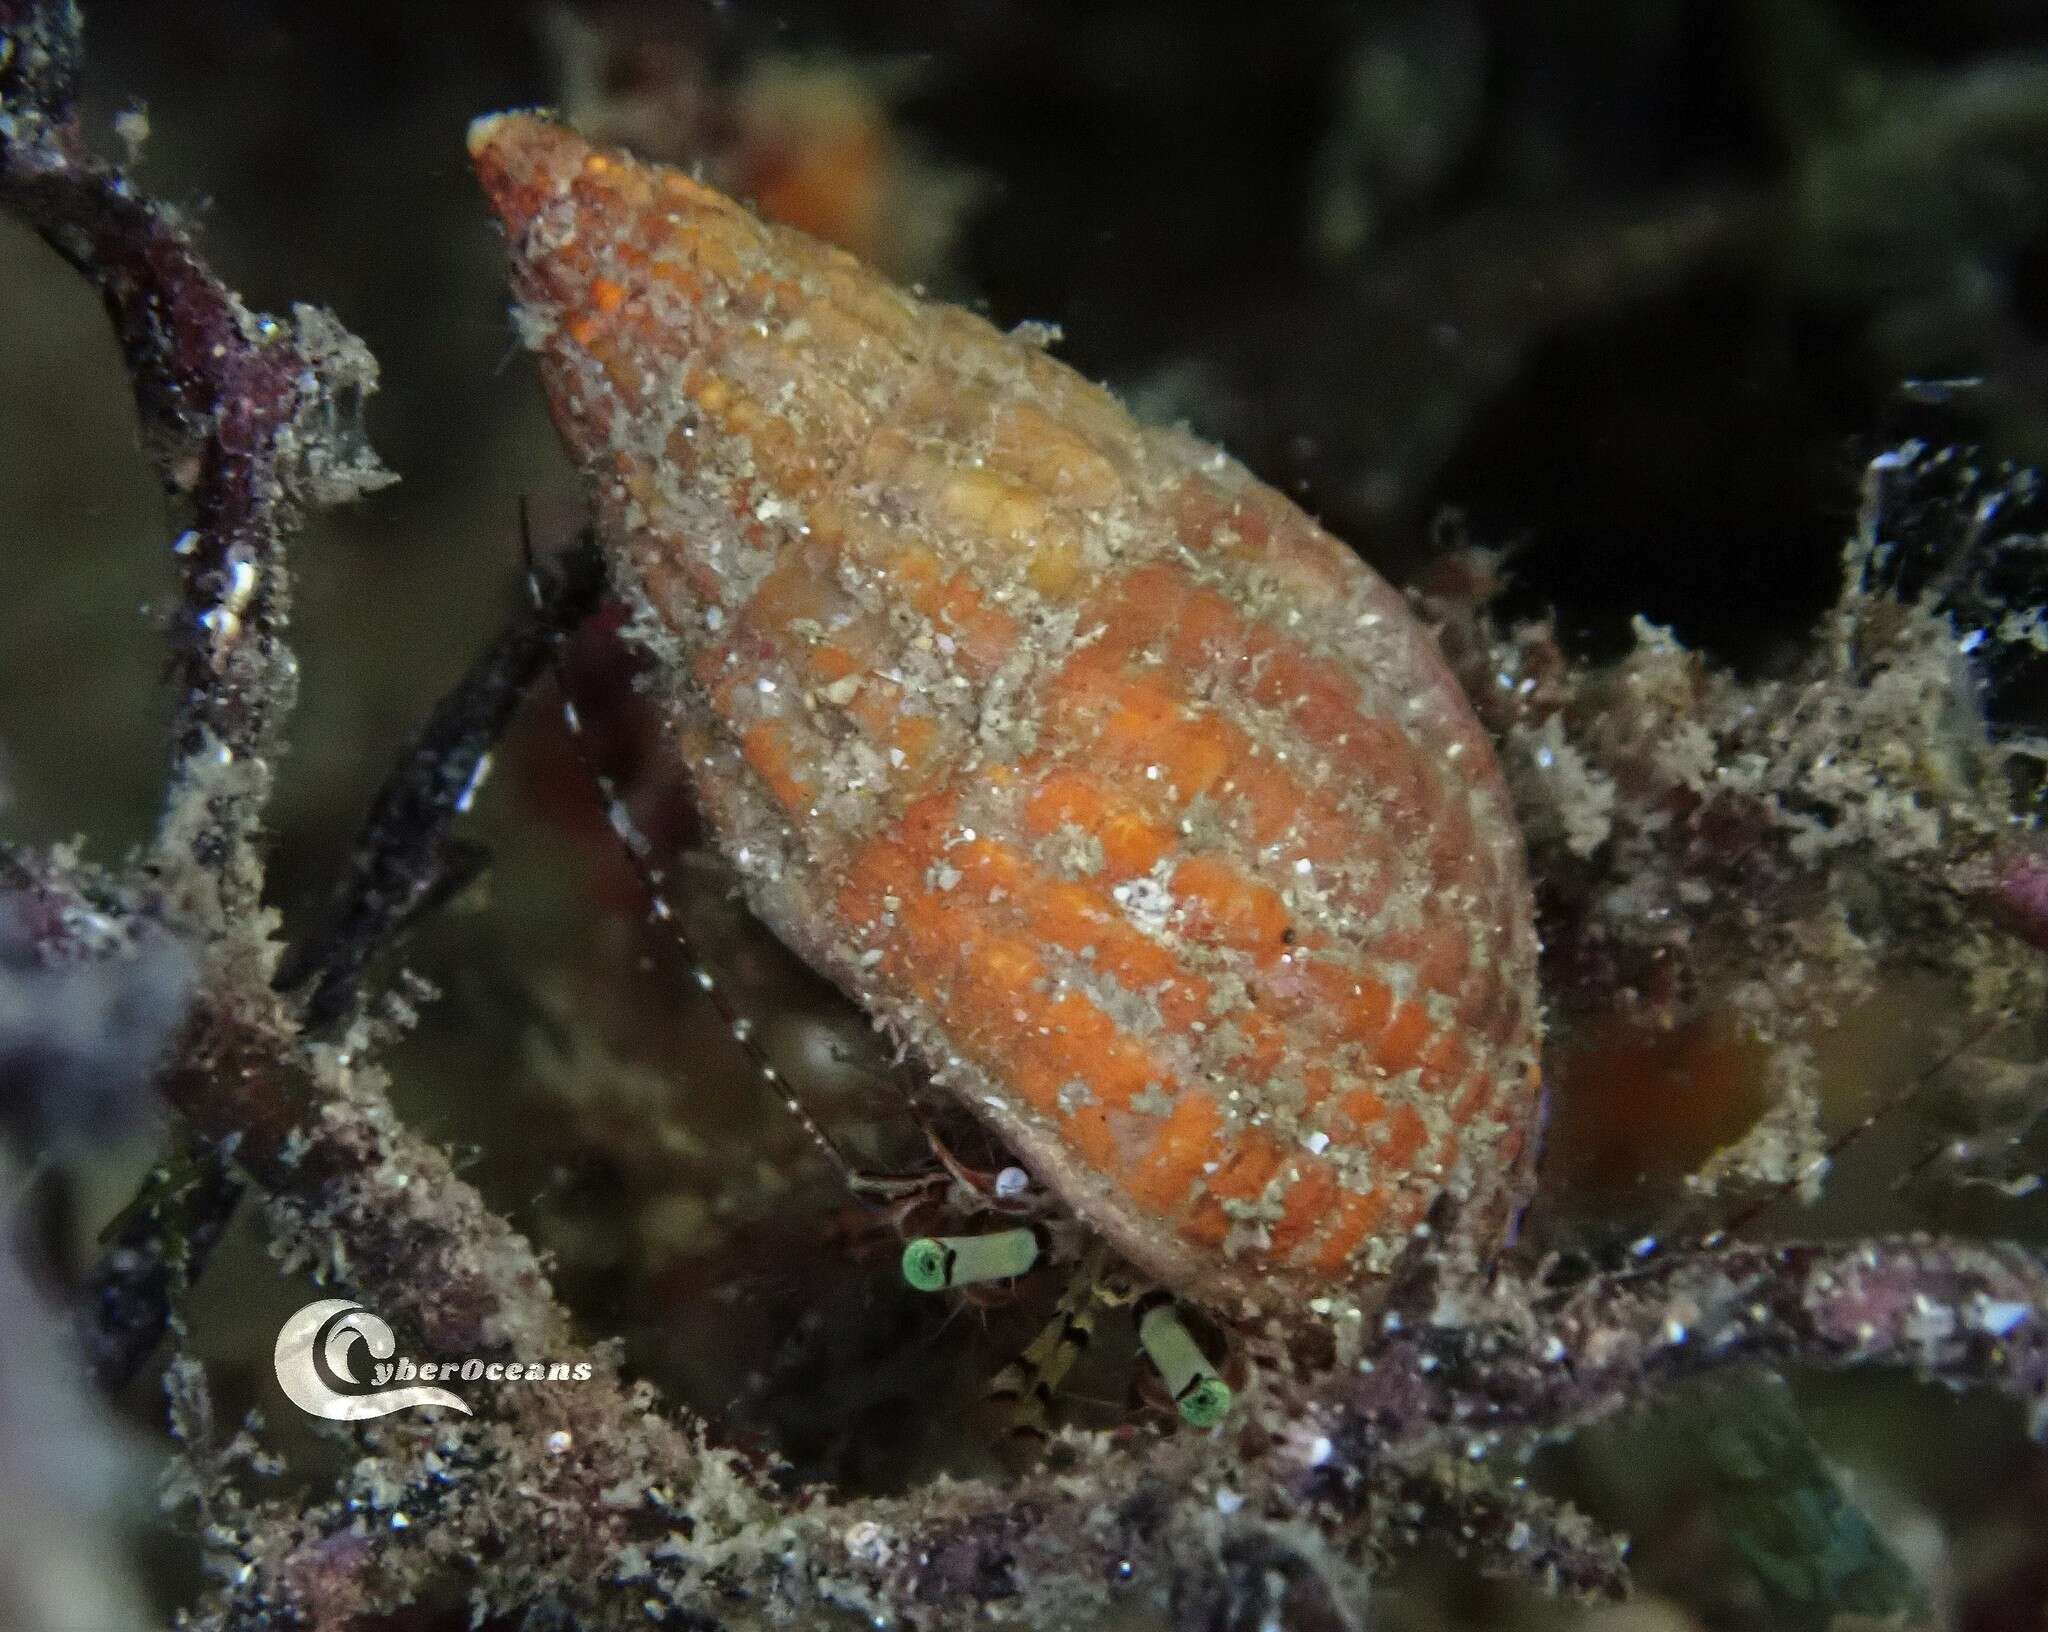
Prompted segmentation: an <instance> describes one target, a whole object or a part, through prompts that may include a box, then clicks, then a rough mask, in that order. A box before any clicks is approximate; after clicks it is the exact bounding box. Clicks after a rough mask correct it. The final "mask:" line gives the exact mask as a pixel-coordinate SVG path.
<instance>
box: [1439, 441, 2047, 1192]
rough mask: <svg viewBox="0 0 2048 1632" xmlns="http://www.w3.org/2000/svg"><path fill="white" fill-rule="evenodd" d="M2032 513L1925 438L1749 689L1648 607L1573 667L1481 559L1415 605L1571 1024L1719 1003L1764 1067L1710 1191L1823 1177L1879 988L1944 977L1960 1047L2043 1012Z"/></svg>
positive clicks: (1708, 1010) (2037, 561) (1876, 495)
mask: <svg viewBox="0 0 2048 1632" xmlns="http://www.w3.org/2000/svg"><path fill="white" fill-rule="evenodd" d="M2037 525H2038V503H2037V501H2036V499H2035V482H2034V479H2033V478H2032V476H2031V475H2029V474H2028V473H2026V472H2023V471H2015V470H2010V469H2008V470H2004V471H1995V470H1987V469H1985V468H1983V467H1982V466H1981V465H1980V464H1979V463H1978V462H1976V461H1974V460H1973V459H1972V458H1971V457H1970V455H1969V453H1968V451H1967V450H1965V449H1956V448H1941V447H1935V446H1930V445H1927V444H1924V443H1920V442H1913V443H1909V444H1906V445H1904V446H1901V447H1899V448H1896V449H1893V450H1891V451H1888V452H1886V453H1883V454H1881V455H1879V456H1877V457H1876V458H1875V459H1873V460H1872V461H1871V463H1870V466H1869V469H1868V472H1867V474H1866V478H1865V482H1864V491H1863V504H1862V509H1861V513H1860V515H1859V517H1858V520H1857V523H1856V527H1855V530H1854V532H1853V533H1852V534H1851V536H1850V538H1849V540H1848V542H1847V544H1846V545H1845V547H1844V553H1843V565H1842V589H1841V592H1840V595H1839V597H1838V599H1837V601H1836V602H1835V604H1834V605H1833V606H1832V607H1831V608H1829V609H1828V611H1827V612H1826V613H1825V614H1824V615H1823V617H1822V619H1821V623H1820V626H1819V628H1818V629H1817V630H1816V631H1815V633H1814V636H1813V638H1812V639H1811V641H1809V642H1808V643H1806V644H1805V645H1804V646H1803V647H1802V648H1801V649H1800V650H1799V652H1798V653H1797V654H1796V655H1795V656H1793V657H1792V658H1791V659H1790V660H1789V661H1788V662H1787V663H1785V664H1784V665H1783V666H1782V667H1781V668H1779V669H1777V670H1774V671H1773V672H1770V673H1767V674H1765V675H1762V676H1760V677H1756V678H1745V677H1742V676H1739V675H1737V674H1736V673H1734V672H1733V671H1732V670H1730V669H1727V668H1725V667H1721V666H1719V665H1717V664H1715V663H1714V662H1713V661H1711V660H1710V659H1709V658H1707V657H1705V656H1703V655H1702V654H1700V653H1697V652H1693V651H1690V650H1688V649H1687V648H1686V647H1685V646H1684V645H1683V644H1682V643H1681V642H1680V641H1679V640H1678V639H1677V638H1676V637H1675V636H1674V635H1673V634H1672V633H1671V632H1670V631H1668V630H1664V629H1659V628H1656V627H1655V626H1653V625H1651V624H1649V623H1648V622H1646V621H1644V620H1641V619H1638V620H1637V622H1636V626H1635V643H1634V646H1633V648H1632V649H1631V650H1630V651H1628V652H1627V653H1625V654H1624V655H1623V656H1622V657H1621V658H1620V659H1618V660H1617V661H1615V662H1613V663H1610V664H1605V665H1597V666H1590V665H1579V664H1574V663H1572V662H1571V661H1570V660H1569V659H1568V658H1567V657H1566V656H1565V654H1564V653H1563V651H1562V650H1561V649H1560V648H1559V647H1558V645H1557V641H1556V636H1555V634H1554V632H1553V631H1552V629H1551V628H1550V627H1549V626H1548V625H1547V624H1544V623H1528V624H1523V625H1520V626H1518V627H1516V628H1513V629H1510V630H1503V629H1499V628H1497V627H1495V626H1494V625H1493V624H1492V623H1491V621H1490V620H1489V618H1488V616H1487V614H1486V613H1485V612H1484V610H1483V607H1484V604H1485V602H1486V601H1487V600H1488V599H1489V598H1490V597H1491V596H1492V595H1493V594H1494V593H1495V592H1496V590H1497V589H1498V587H1499V584H1500V581H1501V580H1500V574H1501V572H1502V571H1503V570H1504V563H1503V562H1502V561H1501V559H1500V558H1499V557H1496V556H1492V555H1489V554H1486V553H1485V552H1479V553H1468V554H1466V555H1464V556H1463V557H1462V558H1460V559H1459V560H1458V561H1456V562H1454V563H1447V564H1446V565H1445V566H1444V567H1443V568H1441V569H1440V570H1439V572H1438V574H1437V577H1436V578H1435V580H1434V581H1433V585H1432V588H1431V590H1430V591H1429V592H1428V593H1425V594H1424V596H1423V597H1422V603H1421V604H1422V605H1423V607H1424V610H1425V613H1426V615H1429V616H1431V617H1433V618H1436V619H1439V620H1441V621H1442V624H1443V629H1444V640H1445V646H1446V651H1447V653H1448V654H1449V655H1450V656H1451V658H1452V661H1453V663H1454V665H1455V666H1456V667H1457V669H1458V671H1459V673H1460V674H1461V676H1462V677H1463V678H1464V679H1465V682H1466V684H1467V687H1468V688H1469V690H1470V693H1471V695H1472V697H1473V698H1474V701H1475V704H1476V705H1477V706H1478V707H1479V708H1480V710H1481V712H1482V714H1483V715H1484V716H1485V717H1486V719H1487V721H1488V724H1489V725H1490V726H1491V727H1492V728H1493V729H1494V730H1495V731H1496V732H1497V734H1498V736H1499V738H1500V740H1501V742H1502V744H1503V754H1502V758H1503V766H1504V768H1505V770H1506V772H1507V775H1508V780H1509V784H1510V786H1511V787H1512V788H1513V790H1514V796H1515V803H1516V809H1517V811H1518V813H1519V814H1520V816H1521V820H1522V825H1523V830H1524V832H1525V833H1526V834H1527V836H1528V839H1529V843H1530V847H1531V851H1532V858H1533V860H1532V868H1533V871H1534V873H1535V875H1536V877H1537V880H1538V884H1537V892H1538V900H1539V903H1540V910H1541V918H1542V923H1543V926H1544V942H1545V969H1544V975H1545V991H1546V994H1547V995H1548V996H1549V997H1550V999H1551V1002H1552V1004H1553V1005H1554V1007H1553V1011H1552V1012H1553V1019H1554V1021H1555V1022H1556V1023H1558V1024H1559V1025H1560V1027H1561V1028H1562V1029H1563V1030H1564V1031H1565V1032H1566V1033H1567V1034H1568V1033H1569V1032H1570V1031H1571V1030H1572V1029H1573V1028H1574V1027H1576V1026H1579V1025H1580V1024H1582V1023H1584V1022H1585V1021H1586V1020H1588V1019H1591V1018H1593V1017H1596V1016H1601V1015H1605V1014H1608V1013H1611V1012H1614V1011H1616V1010H1617V1009H1618V1010H1619V1011H1621V1012H1623V1013H1626V1014H1630V1015H1633V1016H1634V1017H1635V1018H1637V1019H1638V1020H1640V1021H1641V1022H1643V1023H1645V1024H1648V1025H1651V1026H1654V1027H1659V1028H1668V1027H1673V1026H1682V1025H1688V1024H1691V1023H1694V1022H1696V1021H1699V1020H1702V1019H1706V1018H1710V1017H1714V1016H1728V1017H1732V1018H1735V1019H1737V1020H1739V1022H1740V1024H1741V1026H1742V1028H1743V1030H1744V1031H1745V1033H1746V1034H1747V1035H1748V1036H1750V1037H1751V1038H1753V1039H1755V1040H1756V1041H1758V1042H1761V1043H1763V1044H1765V1045H1766V1046H1767V1048H1768V1049H1769V1050H1770V1053H1769V1060H1768V1065H1767V1069H1766V1077H1767V1083H1766V1086H1767V1088H1768V1090H1769V1095H1768V1099H1767V1103H1766V1108H1765V1110H1764V1112H1763V1115H1762V1117H1761V1119H1760V1120H1759V1122H1758V1124H1757V1126H1756V1128H1755V1130H1754V1131H1753V1133H1752V1135H1751V1136H1750V1137H1749V1138H1748V1139H1747V1140H1745V1141H1743V1142H1741V1143H1740V1144H1739V1145H1738V1146H1737V1147H1735V1148H1733V1149H1731V1150H1730V1151H1727V1152H1724V1153H1723V1154H1722V1156H1720V1157H1718V1158H1717V1159H1716V1160H1715V1161H1714V1162H1711V1163H1709V1164H1708V1167H1707V1168H1706V1170H1705V1171H1704V1173H1703V1174H1702V1175H1701V1180H1702V1181H1703V1182H1704V1183H1706V1184H1707V1185H1709V1186H1711V1183H1712V1181H1713V1179H1714V1176H1715V1175H1716V1174H1723V1173H1725V1174H1737V1175H1741V1176H1743V1177H1746V1178H1752V1179H1759V1180H1765V1181H1768V1182H1773V1183H1783V1182H1788V1181H1793V1180H1799V1179H1805V1178H1812V1177H1815V1176H1816V1164H1817V1163H1819V1162H1820V1161H1821V1159H1822V1138H1821V1134H1820V1130H1819V1125H1818V1121H1817V1107H1816V1104H1815V1101H1814V1098H1813V1087H1812V1082H1813V1067H1812V1063H1811V1059H1810V1052H1811V1045H1812V1042H1813V1040H1814V1039H1815V1038H1816V1036H1818V1035H1819V1034H1820V1033H1822V1032H1824V1031H1825V1030H1827V1029H1828V1028H1830V1027H1832V1026H1834V1025H1835V1024H1837V1023H1838V1022H1839V1021H1840V1020H1841V1019H1842V1017H1843V1016H1844V1015H1845V1014H1847V1013H1849V1012H1850V1011H1851V1010H1852V1009H1853V1008H1855V1007H1856V1006H1857V1005H1859V1004H1862V1003H1865V1002H1867V1001H1869V1000H1870V999H1871V998H1872V997H1873V995H1874V994H1876V993H1877V992H1878V990H1879V989H1880V981H1881V980H1882V979H1883V978H1885V977H1886V976H1888V975H1896V974H1898V973H1901V972H1904V971H1926V972H1928V973H1930V974H1933V975H1935V976H1937V977H1940V978H1941V979H1943V980H1945V981H1949V982H1952V983H1953V986H1954V987H1955V989H1956V994H1957V999H1958V1001H1957V1004H1956V1006H1955V1008H1954V1009H1953V1011H1952V1012H1950V1013H1948V1014H1946V1015H1944V1016H1942V1017H1941V1021H1942V1025H1943V1027H1944V1034H1945V1035H1948V1036H1949V1041H1950V1045H1951V1046H1953V1045H1955V1044H1957V1043H1959V1042H1961V1041H1962V1040H1963V1039H1964V1038H1966V1037H1969V1036H1972V1035H1976V1034H1989V1033H1990V1032H1992V1031H1994V1030H1995V1029H1996V1028H1997V1027H1998V1026H2000V1025H2002V1024H2005V1023H2007V1022H2010V1021H2012V1020H2013V1019H2015V1018H2016V1017H2019V1016H2023V1015H2028V1014H2031V1013H2033V1012H2036V1011H2037V1010H2038V1008H2039V1005H2040V1001H2041V999H2042V997H2043V996H2044V995H2048V966H2044V964H2043V961H2042V959H2041V958H2040V956H2039V955H2038V953H2037V952H2036V951H2035V949H2034V948H2033V947H2032V946H2030V945H2028V944H2027V942H2026V940H2025V938H2024V937H2022V936H2019V935H2016V934H2015V933H2014V932H2013V931H2014V929H2015V928H2020V929H2025V928H2026V927H2027V923H2028V913H2029V910H2030V909H2029V900H2030V897H2029V895H2028V891H2029V889H2030V884H2029V882H2028V880H2029V879H2030V878H2031V873H2030V871H2029V870H2028V869H2030V868H2031V866H2032V865H2033V860H2032V858H2033V857H2034V855H2035V854H2036V849H2035V846H2036V844H2037V834H2038V831H2039V823H2040V815H2041V811H2040V807H2039V804H2038V799H2037V795H2038V791H2039V789H2040V786H2041V782H2042V769H2043V766H2044V763H2048V741H2044V740H2043V739H2041V738H2038V737H2035V736H2033V735H2031V734H2029V733H2027V732H2025V731H2022V730H2020V729H2017V728H2016V727H2015V726H2012V725H2010V724H2001V723H2000V722H1999V720H1998V718H1997V716H1996V713H1995V710H1994V705H1995V699H1996V697H1997V696H1998V695H1999V694H2000V692H2001V691H2003V692H2015V691H2020V690H2022V689H2023V688H2024V687H2025V686H2027V685H2029V684H2033V683H2035V682H2036V680H2037V678H2038V675H2039V672H2040V638H2041V637H2040V627H2041V625H2040V617H2039V614H2038V612H2037V611H2036V610H2035V606H2036V605H2037V604H2038V603H2037V602H2035V601H2029V600H2019V601H2015V599H2014V598H2013V595H2014V592H2015V591H2016V590H2019V589H2020V588H2021V586H2022V585H2027V586H2030V588H2031V590H2032V592H2033V593H2034V594H2036V595H2038V590H2039V583H2038V578H2039V571H2040V565H2041V544H2040V537H2039V534H2038V531H2037V530H2036V528H2037ZM1980 1040H1981V1038H1980Z"/></svg>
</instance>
